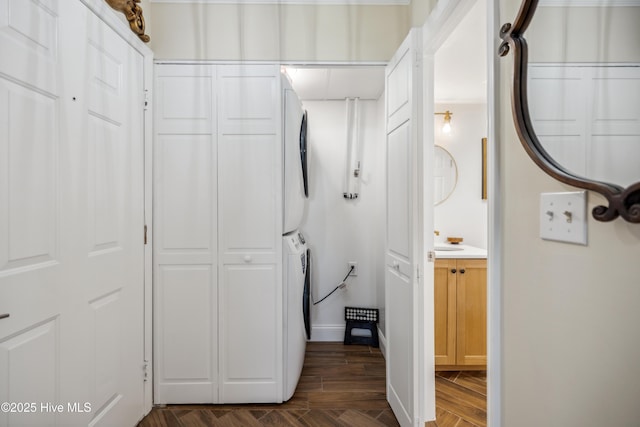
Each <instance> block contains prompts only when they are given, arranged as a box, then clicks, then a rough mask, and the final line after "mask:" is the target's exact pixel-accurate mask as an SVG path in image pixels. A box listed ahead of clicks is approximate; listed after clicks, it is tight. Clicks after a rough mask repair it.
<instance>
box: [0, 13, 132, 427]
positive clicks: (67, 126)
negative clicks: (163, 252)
mask: <svg viewBox="0 0 640 427" xmlns="http://www.w3.org/2000/svg"><path fill="white" fill-rule="evenodd" d="M0 9H1V10H0V51H2V55H1V56H0V314H5V313H7V314H10V316H9V317H7V318H4V319H0V402H14V403H18V404H22V405H23V407H22V410H19V411H15V412H11V411H9V412H5V411H2V412H0V426H17V425H37V426H51V425H64V426H80V425H84V426H86V425H90V426H102V425H104V426H114V425H118V426H133V425H135V424H136V423H137V421H138V420H140V419H141V418H142V416H143V384H144V383H143V381H144V373H143V359H144V354H143V349H144V347H143V345H144V333H143V331H144V329H143V328H144V324H143V320H144V319H143V313H144V305H143V301H144V299H143V297H144V295H143V292H144V287H143V285H144V270H143V268H144V247H143V244H144V243H143V238H142V231H143V227H144V210H143V208H144V204H143V203H144V186H143V184H144V182H143V152H144V146H143V141H144V139H143V114H144V113H143V108H144V105H143V103H144V99H143V57H142V56H141V54H139V53H138V52H137V51H136V50H135V49H133V48H132V46H131V45H130V44H128V43H127V42H126V41H125V40H123V39H122V38H121V37H120V36H119V35H118V34H117V33H116V32H115V31H114V30H112V29H111V27H109V26H108V25H107V24H105V23H104V22H103V21H102V20H101V19H99V18H98V17H97V16H96V15H95V14H94V13H93V12H91V11H90V10H89V9H88V8H87V7H86V6H85V5H84V4H83V3H82V2H80V1H76V0H73V1H72V0H59V1H56V0H40V1H25V0H3V1H0ZM106 10H107V11H108V10H109V9H106ZM25 404H28V405H29V408H28V409H29V411H26V412H25V411H24V405H25ZM16 409H17V408H16ZM54 409H55V410H54Z"/></svg>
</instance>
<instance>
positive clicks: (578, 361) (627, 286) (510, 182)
mask: <svg viewBox="0 0 640 427" xmlns="http://www.w3.org/2000/svg"><path fill="white" fill-rule="evenodd" d="M499 6H500V12H501V13H500V21H499V22H501V23H504V22H513V19H514V18H515V16H516V14H517V9H518V7H519V6H520V0H499ZM534 21H535V18H534ZM617 42H619V43H632V40H631V39H625V38H621V39H618V40H617ZM636 46H637V44H636ZM512 64H513V54H510V55H509V56H508V57H506V58H504V59H503V60H501V63H500V73H501V75H502V76H503V78H502V79H501V82H500V86H499V87H498V88H497V90H498V93H497V96H498V98H497V99H498V100H499V102H500V114H499V120H500V124H499V126H498V129H497V132H498V141H497V143H498V144H499V147H498V148H499V151H500V165H499V170H498V176H500V178H501V182H500V186H501V193H502V202H503V206H502V207H501V212H500V215H501V217H502V218H503V222H502V224H500V226H499V229H498V230H497V232H498V233H499V234H498V235H499V238H500V239H501V243H502V248H503V254H502V268H501V275H502V284H501V290H502V299H501V301H502V324H501V325H500V331H501V333H502V351H501V358H502V361H503V363H502V373H501V374H502V384H501V387H502V414H501V416H502V425H503V426H518V427H534V426H536V427H537V426H546V427H567V426H570V427H572V426H580V427H597V426H605V425H606V426H637V425H638V420H640V406H639V405H638V402H639V401H640V363H638V361H639V360H640V333H638V325H639V324H640V310H639V309H638V304H639V302H640V279H639V278H640V263H639V262H638V259H639V254H640V224H629V223H626V222H624V221H622V220H621V219H617V220H615V221H613V222H609V223H601V222H596V221H594V220H593V219H592V218H591V215H589V221H588V233H589V244H588V246H577V245H571V244H565V243H557V242H550V241H543V240H541V239H540V238H539V237H538V227H539V219H538V203H539V201H538V198H539V195H540V193H541V192H550V191H571V190H573V188H572V187H569V186H566V185H562V184H560V183H558V182H556V181H555V180H553V179H552V178H550V177H548V176H547V175H545V174H544V173H543V172H542V171H540V170H539V169H538V168H537V167H536V166H535V165H534V164H533V162H532V161H531V160H530V159H529V158H528V156H527V155H526V153H525V151H524V149H523V148H522V147H521V145H520V142H519V140H518V138H517V135H516V133H515V129H514V126H513V119H512V115H511V110H510V101H511V100H510V85H511V83H510V81H509V79H510V77H511V75H512ZM588 198H589V206H588V210H589V211H591V209H592V208H593V207H594V206H595V205H597V204H600V203H603V199H602V198H601V197H599V196H597V195H594V194H592V193H590V194H589V196H588Z"/></svg>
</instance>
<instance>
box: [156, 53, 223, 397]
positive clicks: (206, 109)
mask: <svg viewBox="0 0 640 427" xmlns="http://www.w3.org/2000/svg"><path fill="white" fill-rule="evenodd" d="M215 78H216V67H215V66H212V65H202V66H193V65H164V64H163V65H156V82H155V84H156V88H157V96H156V104H155V108H156V123H155V125H156V126H155V131H156V137H155V150H154V155H155V159H154V184H155V185H154V188H155V198H154V215H155V216H154V237H155V239H154V275H155V276H154V277H155V278H156V280H155V281H154V307H155V313H154V349H155V352H154V354H155V361H154V373H155V375H154V402H155V403H218V350H217V345H218V291H217V288H218V265H217V262H218V255H217V254H218V252H217V251H218V248H217V240H218V237H217V236H218V235H217V209H216V206H217V198H218V195H217V187H218V186H217V177H218V172H217V167H218V166H217V163H218V162H217V153H218V149H217V136H216V135H215V117H216V97H217V94H216V92H215V91H214V86H215V85H214V81H215ZM185 313H189V315H188V316H185Z"/></svg>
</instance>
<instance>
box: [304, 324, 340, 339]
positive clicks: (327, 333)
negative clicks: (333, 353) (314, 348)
mask: <svg viewBox="0 0 640 427" xmlns="http://www.w3.org/2000/svg"><path fill="white" fill-rule="evenodd" d="M309 341H329V342H343V341H344V324H343V325H313V326H312V327H311V339H310V340H309Z"/></svg>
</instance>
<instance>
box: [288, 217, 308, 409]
mask: <svg viewBox="0 0 640 427" xmlns="http://www.w3.org/2000/svg"><path fill="white" fill-rule="evenodd" d="M283 239H284V241H283V245H282V249H283V262H284V265H283V272H284V275H285V276H284V277H285V281H284V295H285V297H284V313H283V315H284V316H283V317H284V319H283V320H284V322H283V324H284V333H283V337H284V351H283V354H284V361H283V363H284V369H283V373H284V381H283V384H284V396H283V397H284V400H289V399H291V396H293V393H294V392H295V390H296V386H297V385H298V380H299V379H300V374H301V373H302V365H303V363H304V353H305V350H306V347H307V338H310V333H311V325H310V316H309V289H310V285H311V284H310V277H311V276H310V269H309V250H308V248H307V244H306V242H305V240H304V237H303V236H302V233H300V232H299V231H298V230H295V231H293V232H291V233H288V234H285V235H284V236H283Z"/></svg>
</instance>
